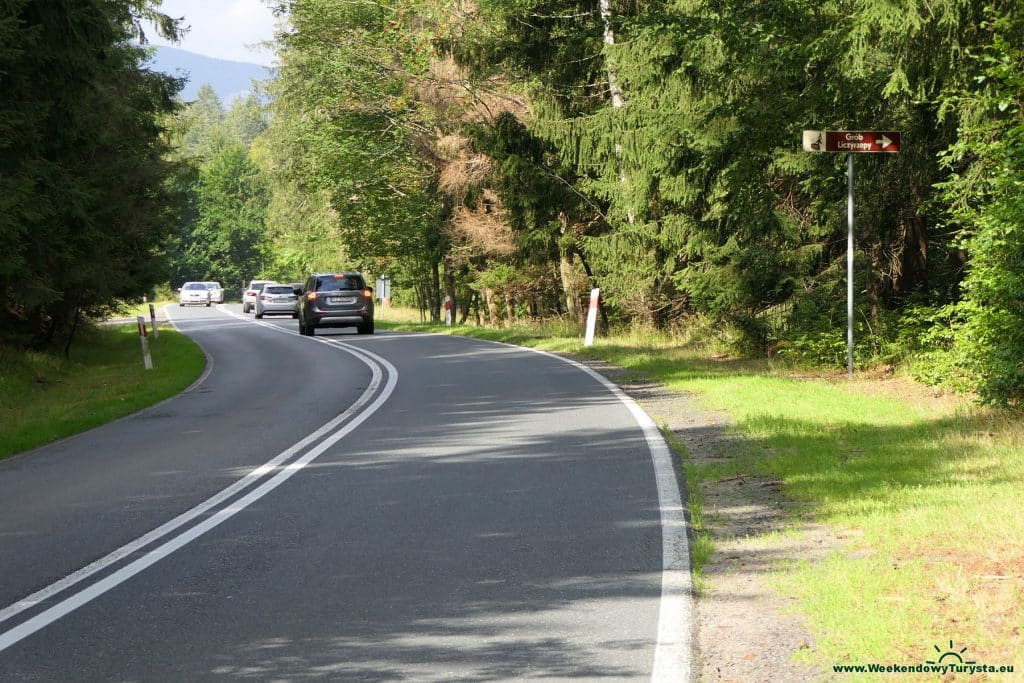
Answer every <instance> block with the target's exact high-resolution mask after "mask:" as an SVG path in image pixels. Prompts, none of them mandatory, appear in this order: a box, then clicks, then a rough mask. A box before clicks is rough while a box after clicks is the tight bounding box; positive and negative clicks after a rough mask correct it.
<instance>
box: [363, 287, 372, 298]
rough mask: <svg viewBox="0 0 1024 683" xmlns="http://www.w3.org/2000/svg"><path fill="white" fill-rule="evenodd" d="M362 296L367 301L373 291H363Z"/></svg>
mask: <svg viewBox="0 0 1024 683" xmlns="http://www.w3.org/2000/svg"><path fill="white" fill-rule="evenodd" d="M363 296H365V297H366V298H367V299H369V298H370V297H371V296H373V290H369V289H364V290H363Z"/></svg>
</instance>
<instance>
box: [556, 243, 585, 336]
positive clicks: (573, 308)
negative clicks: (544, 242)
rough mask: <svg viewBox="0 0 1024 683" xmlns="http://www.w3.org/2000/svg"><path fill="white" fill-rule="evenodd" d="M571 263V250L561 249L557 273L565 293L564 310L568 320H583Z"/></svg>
mask: <svg viewBox="0 0 1024 683" xmlns="http://www.w3.org/2000/svg"><path fill="white" fill-rule="evenodd" d="M574 271H575V269H574V268H573V263H572V252H565V251H562V252H560V253H559V258H558V274H559V275H560V276H561V278H562V291H563V292H564V293H565V310H566V314H567V315H568V316H569V320H572V321H573V322H575V323H581V322H583V309H582V307H581V306H580V290H579V287H577V286H576V278H575V275H576V273H575V272H574Z"/></svg>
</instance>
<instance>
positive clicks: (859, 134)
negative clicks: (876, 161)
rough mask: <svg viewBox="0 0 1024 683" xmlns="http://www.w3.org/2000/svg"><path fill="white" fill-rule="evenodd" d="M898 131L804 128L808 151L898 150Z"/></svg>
mask: <svg viewBox="0 0 1024 683" xmlns="http://www.w3.org/2000/svg"><path fill="white" fill-rule="evenodd" d="M900 137H901V136H900V133H898V132H897V131H894V130H805V131H804V149H805V150H806V151H808V152H843V153H847V154H856V153H885V154H893V153H895V152H899V151H900V143H901V139H900Z"/></svg>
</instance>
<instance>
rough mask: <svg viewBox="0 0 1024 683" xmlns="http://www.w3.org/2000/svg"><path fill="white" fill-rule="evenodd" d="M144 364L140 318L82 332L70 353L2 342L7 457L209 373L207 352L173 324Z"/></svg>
mask: <svg viewBox="0 0 1024 683" xmlns="http://www.w3.org/2000/svg"><path fill="white" fill-rule="evenodd" d="M149 345H150V351H151V353H152V356H153V366H154V367H153V370H150V371H146V370H145V369H144V368H143V366H142V351H141V348H140V344H139V337H138V328H137V327H136V325H135V324H134V323H132V324H126V325H119V326H109V327H106V326H104V327H94V328H87V329H84V330H82V331H80V336H79V338H78V339H77V340H76V341H75V343H74V344H73V345H72V347H71V358H70V360H66V359H65V358H64V356H63V353H62V349H54V350H52V351H46V352H36V351H25V350H23V349H16V348H12V347H0V458H4V457H6V456H9V455H11V454H14V453H19V452H21V451H24V450H27V449H30V448H35V447H36V446H41V445H43V444H46V443H50V442H51V441H55V440H57V439H60V438H63V437H65V436H70V435H72V434H76V433H78V432H82V431H85V430H87V429H90V428H92V427H95V426H97V425H101V424H104V423H106V422H109V421H111V420H114V419H116V418H119V417H122V416H124V415H128V414H130V413H132V412H135V411H136V410H139V409H141V408H145V407H146V406H149V405H152V404H154V403H157V402H159V401H161V400H163V399H165V398H167V397H169V396H173V395H174V394H176V393H178V392H179V391H181V390H182V389H184V388H185V387H187V386H188V385H189V384H191V383H192V382H193V381H195V379H196V378H197V377H198V376H199V375H200V373H202V371H203V368H204V367H205V365H206V359H205V357H204V355H203V352H202V351H201V350H200V349H199V347H198V346H196V345H195V343H194V342H192V341H191V340H190V339H188V338H187V337H185V336H184V335H182V334H180V333H178V332H177V331H175V330H174V329H172V328H170V327H161V328H160V336H159V338H158V339H154V338H153V337H152V336H150V337H149Z"/></svg>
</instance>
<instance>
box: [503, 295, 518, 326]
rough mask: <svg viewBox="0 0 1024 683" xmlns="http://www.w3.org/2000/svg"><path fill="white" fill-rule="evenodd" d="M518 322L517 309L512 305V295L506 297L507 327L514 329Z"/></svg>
mask: <svg viewBox="0 0 1024 683" xmlns="http://www.w3.org/2000/svg"><path fill="white" fill-rule="evenodd" d="M515 320H516V311H515V307H514V306H513V305H512V295H511V294H506V295H505V327H512V325H513V324H514V323H515Z"/></svg>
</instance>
